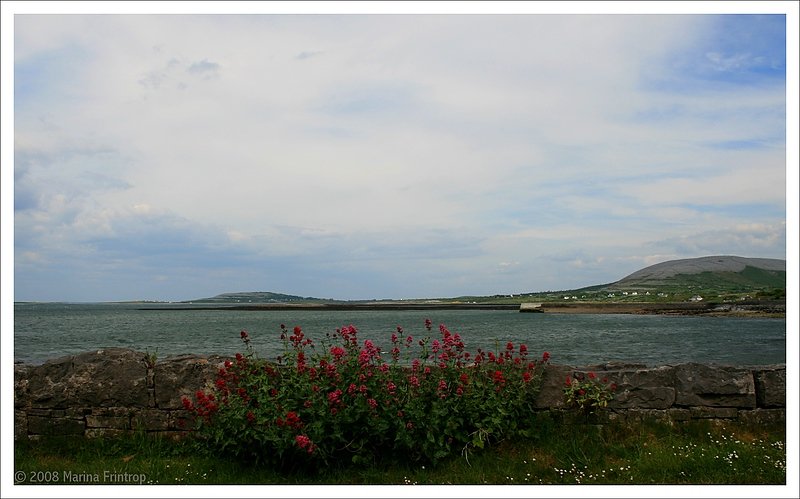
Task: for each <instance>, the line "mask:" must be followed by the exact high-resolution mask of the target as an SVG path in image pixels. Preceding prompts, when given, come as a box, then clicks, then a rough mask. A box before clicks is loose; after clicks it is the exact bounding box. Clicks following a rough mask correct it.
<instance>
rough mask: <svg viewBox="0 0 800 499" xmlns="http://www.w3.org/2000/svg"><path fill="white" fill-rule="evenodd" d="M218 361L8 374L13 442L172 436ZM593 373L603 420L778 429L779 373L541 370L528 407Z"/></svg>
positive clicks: (782, 397)
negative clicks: (600, 390) (186, 401)
mask: <svg viewBox="0 0 800 499" xmlns="http://www.w3.org/2000/svg"><path fill="white" fill-rule="evenodd" d="M225 360H226V358H224V357H218V356H199V355H186V356H178V357H169V358H165V359H163V360H159V361H157V362H152V360H151V359H149V358H148V356H147V355H146V354H145V353H144V352H138V351H133V350H127V349H121V348H109V349H106V350H98V351H94V352H86V353H82V354H79V355H72V356H66V357H61V358H58V359H54V360H51V361H48V362H46V363H44V364H41V365H27V364H16V365H15V366H14V435H15V438H26V437H34V438H35V437H36V436H38V435H84V436H87V437H96V436H106V435H118V434H122V433H125V432H131V431H137V430H138V431H146V432H159V433H162V434H165V435H174V436H179V435H182V434H185V433H186V432H187V431H188V429H189V428H190V427H191V423H190V421H189V418H190V414H189V413H188V412H187V411H185V410H184V408H183V404H182V401H181V399H182V397H183V396H189V397H191V396H192V395H193V394H194V393H195V392H196V391H197V390H199V389H208V388H210V387H211V386H213V383H214V380H215V376H216V373H217V371H218V370H219V368H220V367H222V365H223V363H224V361H225ZM588 372H595V373H597V375H598V376H600V377H601V378H608V380H609V382H613V383H616V384H617V387H618V388H617V391H616V396H615V398H614V400H613V401H611V402H610V403H609V407H608V411H606V412H605V415H604V417H606V418H610V419H623V420H627V419H631V420H633V419H639V418H642V417H645V416H656V417H660V418H666V419H669V420H673V421H682V420H691V419H700V418H715V419H735V420H741V421H752V422H771V423H781V422H785V417H786V416H785V414H786V366H785V365H775V366H757V367H731V366H716V365H705V364H696V363H690V364H680V365H675V366H662V367H657V368H647V367H645V366H644V365H636V364H613V363H609V364H604V365H597V366H587V367H580V368H576V367H571V366H563V365H550V366H548V367H547V369H546V371H545V374H544V378H543V384H542V390H541V392H540V393H539V395H538V397H537V399H536V401H535V407H536V409H537V410H541V411H559V410H561V409H563V408H564V400H563V391H562V388H563V386H564V381H565V379H566V378H567V377H568V376H573V375H575V374H578V373H588Z"/></svg>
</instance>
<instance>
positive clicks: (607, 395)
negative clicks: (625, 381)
mask: <svg viewBox="0 0 800 499" xmlns="http://www.w3.org/2000/svg"><path fill="white" fill-rule="evenodd" d="M616 390H617V385H616V384H614V383H610V382H609V380H608V378H603V379H602V380H601V379H599V378H598V377H597V375H596V374H595V373H594V372H589V373H588V374H584V373H575V374H574V375H573V376H567V379H566V382H565V386H564V401H565V403H566V405H567V406H568V407H572V408H575V409H579V410H581V411H583V412H585V413H592V412H595V411H597V410H598V409H603V408H605V407H606V406H608V402H609V401H610V400H612V399H613V398H614V392H615V391H616Z"/></svg>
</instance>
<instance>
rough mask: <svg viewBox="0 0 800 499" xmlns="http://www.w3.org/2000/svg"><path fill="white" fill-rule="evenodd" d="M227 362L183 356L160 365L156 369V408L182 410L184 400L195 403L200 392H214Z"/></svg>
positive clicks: (214, 358)
mask: <svg viewBox="0 0 800 499" xmlns="http://www.w3.org/2000/svg"><path fill="white" fill-rule="evenodd" d="M225 360H226V358H225V357H220V356H211V357H206V356H197V355H184V356H179V357H172V358H166V359H164V360H162V361H159V362H157V363H156V365H155V368H154V383H155V405H156V407H158V408H159V409H182V408H183V402H182V398H183V397H188V398H189V399H191V400H192V401H194V394H195V392H197V390H208V389H211V388H213V386H214V382H215V380H216V376H217V372H218V371H219V369H220V368H222V367H223V365H224V362H225Z"/></svg>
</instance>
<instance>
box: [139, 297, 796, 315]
mask: <svg viewBox="0 0 800 499" xmlns="http://www.w3.org/2000/svg"><path fill="white" fill-rule="evenodd" d="M520 305H521V304H520V303H419V302H416V303H413V302H412V303H394V302H376V303H319V304H311V303H296V304H292V303H262V304H247V305H239V304H224V305H223V304H196V305H194V304H185V305H184V304H174V305H168V306H159V307H141V308H139V310H151V311H154V310H160V311H170V310H231V311H270V310H278V311H286V310H318V311H350V310H509V311H520ZM524 312H543V313H550V314H639V315H642V314H644V315H704V316H736V317H786V302H785V301H770V302H741V303H712V302H673V303H647V302H642V303H580V302H577V303H556V302H544V303H541V304H539V306H538V307H535V308H534V309H528V310H524Z"/></svg>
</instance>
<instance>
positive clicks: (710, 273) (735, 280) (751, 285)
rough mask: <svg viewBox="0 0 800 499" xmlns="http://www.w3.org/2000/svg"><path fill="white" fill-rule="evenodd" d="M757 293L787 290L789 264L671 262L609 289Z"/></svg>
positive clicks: (725, 259)
mask: <svg viewBox="0 0 800 499" xmlns="http://www.w3.org/2000/svg"><path fill="white" fill-rule="evenodd" d="M679 286H680V287H687V286H694V287H701V288H711V289H727V290H730V291H734V290H749V289H753V290H757V289H764V288H785V287H786V260H778V259H773V258H745V257H741V256H704V257H700V258H687V259H683V260H670V261H668V262H662V263H657V264H655V265H651V266H649V267H645V268H643V269H641V270H638V271H636V272H634V273H632V274H630V275H628V276H627V277H624V278H623V279H620V280H619V281H617V282H615V283H612V284H609V285H607V286H606V288H607V289H619V290H622V289H640V290H648V289H649V290H655V289H661V288H665V287H679Z"/></svg>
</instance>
